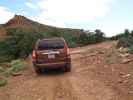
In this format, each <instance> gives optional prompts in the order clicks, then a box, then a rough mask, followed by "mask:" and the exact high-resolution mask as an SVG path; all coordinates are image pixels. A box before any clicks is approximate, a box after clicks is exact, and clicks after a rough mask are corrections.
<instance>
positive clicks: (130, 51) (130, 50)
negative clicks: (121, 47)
mask: <svg viewBox="0 0 133 100" xmlns="http://www.w3.org/2000/svg"><path fill="white" fill-rule="evenodd" d="M128 52H129V53H130V54H133V45H132V46H131V47H129V49H128Z"/></svg>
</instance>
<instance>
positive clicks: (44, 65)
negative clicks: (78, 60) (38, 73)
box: [33, 62, 71, 69]
mask: <svg viewBox="0 0 133 100" xmlns="http://www.w3.org/2000/svg"><path fill="white" fill-rule="evenodd" d="M70 63H71V62H56V63H45V64H37V63H33V65H34V67H37V68H50V69H54V68H60V67H64V66H66V65H67V64H70Z"/></svg>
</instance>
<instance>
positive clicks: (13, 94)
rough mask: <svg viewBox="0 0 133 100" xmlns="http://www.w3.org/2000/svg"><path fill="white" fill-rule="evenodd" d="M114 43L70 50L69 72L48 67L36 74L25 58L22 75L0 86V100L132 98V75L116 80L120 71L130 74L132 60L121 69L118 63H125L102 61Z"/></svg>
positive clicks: (123, 99) (128, 99) (102, 99)
mask: <svg viewBox="0 0 133 100" xmlns="http://www.w3.org/2000/svg"><path fill="white" fill-rule="evenodd" d="M114 44H115V43H114V42H107V43H101V44H97V45H92V46H86V47H82V48H75V49H72V50H71V56H72V71H71V72H70V73H63V72H61V71H60V70H52V71H45V72H44V74H43V75H41V76H37V75H36V73H35V72H34V70H33V67H32V64H31V61H29V66H28V69H27V70H26V71H25V72H24V74H23V75H21V76H16V77H12V78H11V79H10V80H9V84H8V85H7V86H6V87H2V88H1V89H0V100H133V94H132V93H133V92H132V90H133V81H132V79H133V77H130V79H128V82H127V83H126V84H125V83H124V82H123V80H122V81H121V79H120V78H121V77H120V75H121V74H120V72H123V73H126V72H127V73H130V71H131V68H132V67H131V66H132V65H133V63H129V64H128V66H129V67H126V69H125V67H122V66H127V65H123V64H120V63H119V62H117V61H116V59H115V57H114V58H113V59H115V60H114V61H116V62H114V63H109V61H106V60H105V59H106V58H105V57H107V55H108V54H112V53H113V52H112V48H113V46H114ZM111 61H113V60H111ZM132 69H133V68H132ZM130 74H131V75H132V74H133V73H130Z"/></svg>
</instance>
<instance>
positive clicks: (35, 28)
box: [0, 15, 84, 37]
mask: <svg viewBox="0 0 133 100" xmlns="http://www.w3.org/2000/svg"><path fill="white" fill-rule="evenodd" d="M9 28H21V29H23V30H25V31H28V32H29V31H30V32H35V33H40V32H52V31H59V32H66V33H68V34H71V35H72V36H79V35H80V34H83V33H84V32H83V30H81V29H71V28H58V27H54V26H48V25H43V24H40V23H38V22H35V21H32V20H30V19H28V18H26V17H24V16H20V15H15V16H14V17H13V18H12V19H10V20H9V21H8V22H7V23H5V24H1V25H0V37H1V36H3V35H5V34H6V29H9Z"/></svg>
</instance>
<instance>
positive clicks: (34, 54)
mask: <svg viewBox="0 0 133 100" xmlns="http://www.w3.org/2000/svg"><path fill="white" fill-rule="evenodd" d="M32 59H36V52H35V50H33V52H32Z"/></svg>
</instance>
